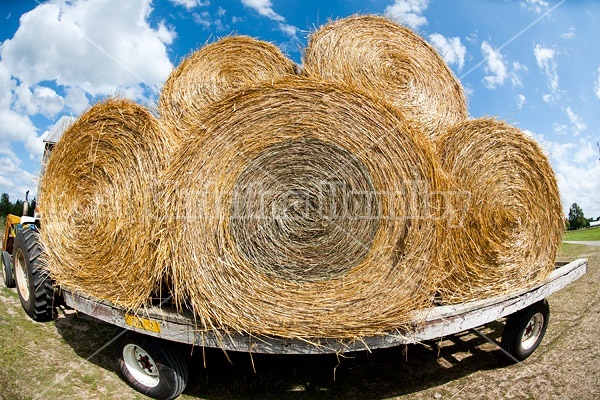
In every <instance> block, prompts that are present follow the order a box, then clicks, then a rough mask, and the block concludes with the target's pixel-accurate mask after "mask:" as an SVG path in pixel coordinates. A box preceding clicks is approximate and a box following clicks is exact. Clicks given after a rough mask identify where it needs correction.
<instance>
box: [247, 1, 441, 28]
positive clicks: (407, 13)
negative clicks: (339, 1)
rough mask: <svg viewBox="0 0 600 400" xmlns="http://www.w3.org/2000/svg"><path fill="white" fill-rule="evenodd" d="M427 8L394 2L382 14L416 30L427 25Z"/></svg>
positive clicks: (417, 3) (421, 3) (425, 4)
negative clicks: (425, 15) (424, 13)
mask: <svg viewBox="0 0 600 400" xmlns="http://www.w3.org/2000/svg"><path fill="white" fill-rule="evenodd" d="M242 1H244V0H242ZM428 6H429V0H394V4H392V5H389V6H387V7H386V8H385V11H384V14H385V15H386V16H387V17H389V18H391V19H393V20H395V21H397V22H399V23H401V24H403V25H407V26H409V27H411V28H412V29H414V30H418V29H419V28H420V27H421V26H423V25H426V24H427V18H425V17H424V16H423V15H422V14H423V12H424V11H425V10H426V9H427V7H428Z"/></svg>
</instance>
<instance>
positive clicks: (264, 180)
mask: <svg viewBox="0 0 600 400" xmlns="http://www.w3.org/2000/svg"><path fill="white" fill-rule="evenodd" d="M194 129H195V130H197V131H199V132H197V131H194V132H192V133H193V134H190V135H188V139H187V140H186V141H184V142H183V143H182V146H181V150H180V151H178V152H176V154H175V155H174V159H173V162H172V164H171V165H170V166H169V169H168V171H167V173H166V179H167V181H169V182H173V184H172V185H170V186H169V190H168V191H167V192H166V193H165V200H164V201H165V204H166V205H165V207H164V208H165V209H166V210H168V214H167V216H168V220H169V221H172V222H169V224H167V229H166V231H165V232H164V235H163V240H161V244H160V253H161V256H160V258H161V259H162V260H163V261H162V262H164V263H166V264H169V265H170V266H171V267H172V272H171V278H172V281H173V285H174V287H173V291H174V294H175V298H176V300H177V302H178V303H179V304H184V303H185V304H187V305H188V306H189V307H190V308H191V309H192V310H193V311H194V313H195V314H196V315H197V316H198V318H199V319H198V320H199V322H201V325H202V327H204V328H206V329H217V330H219V331H220V330H235V331H240V332H247V333H251V334H268V335H277V336H283V337H314V336H318V337H331V338H357V337H361V336H364V335H370V334H377V333H382V332H384V331H388V330H390V329H393V328H398V327H402V326H405V324H407V323H408V321H409V319H410V318H409V313H410V311H412V310H414V309H415V308H418V307H421V306H424V305H428V304H430V303H429V302H430V298H431V294H432V293H433V291H434V290H435V279H434V277H433V276H432V273H434V272H435V271H433V270H432V269H431V268H430V267H431V265H432V264H435V261H433V260H434V258H435V254H436V253H435V251H436V248H437V246H436V241H437V239H436V232H437V231H436V221H435V218H434V217H433V216H432V215H431V209H432V208H433V207H432V205H430V204H429V202H428V201H429V197H430V196H429V193H430V192H436V191H437V190H439V186H440V181H439V177H438V171H439V165H438V164H437V163H436V158H435V156H434V153H433V150H432V144H431V142H430V141H429V140H428V139H427V138H426V137H425V136H424V135H423V134H422V133H421V132H420V131H418V129H417V128H416V127H415V126H413V125H412V124H411V123H410V122H407V121H406V120H404V119H403V118H401V117H400V116H399V115H398V112H397V110H396V109H395V108H393V107H391V106H390V105H389V104H388V103H386V102H382V101H380V100H379V99H376V98H371V97H368V96H367V95H365V94H362V93H361V92H357V91H352V90H350V89H349V88H344V87H341V86H339V85H335V84H332V83H324V82H316V81H311V80H305V79H301V78H297V77H291V78H286V79H283V80H282V81H279V82H275V83H272V84H263V85H257V86H254V87H249V88H246V89H245V90H243V91H240V92H238V93H237V94H236V95H234V96H231V97H229V98H227V99H225V100H223V101H221V102H218V103H216V104H214V105H213V106H211V107H210V108H209V112H207V113H205V118H204V119H203V120H202V121H200V122H199V124H198V125H197V127H196V128H194ZM199 159H200V160H201V161H199Z"/></svg>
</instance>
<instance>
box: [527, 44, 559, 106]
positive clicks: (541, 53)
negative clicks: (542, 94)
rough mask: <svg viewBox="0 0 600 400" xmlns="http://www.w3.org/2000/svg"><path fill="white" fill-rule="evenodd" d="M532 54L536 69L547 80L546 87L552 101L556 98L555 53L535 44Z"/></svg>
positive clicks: (556, 74)
mask: <svg viewBox="0 0 600 400" xmlns="http://www.w3.org/2000/svg"><path fill="white" fill-rule="evenodd" d="M533 54H534V56H535V60H536V62H537V65H538V67H539V68H540V69H541V70H542V71H543V72H544V74H545V75H546V77H547V79H548V86H549V87H550V90H551V92H552V96H551V99H552V100H553V99H555V98H556V97H557V96H558V73H557V72H556V61H555V60H554V56H555V55H556V53H555V51H554V49H550V48H548V47H542V46H541V45H539V44H536V45H535V48H534V49H533ZM544 101H546V99H544ZM546 102H549V101H546Z"/></svg>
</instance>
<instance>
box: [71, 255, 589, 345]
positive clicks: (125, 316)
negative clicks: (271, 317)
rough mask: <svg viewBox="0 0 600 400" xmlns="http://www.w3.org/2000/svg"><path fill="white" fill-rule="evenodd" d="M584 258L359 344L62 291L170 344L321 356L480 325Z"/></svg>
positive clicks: (581, 267) (548, 286)
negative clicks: (221, 325) (230, 327)
mask: <svg viewBox="0 0 600 400" xmlns="http://www.w3.org/2000/svg"><path fill="white" fill-rule="evenodd" d="M587 265H588V261H587V259H577V260H574V261H572V262H569V263H567V264H565V265H561V263H558V264H557V268H556V269H555V270H554V271H553V272H552V273H550V275H549V276H548V277H547V278H546V279H545V281H544V282H543V283H541V284H539V285H536V286H534V287H531V288H528V289H523V290H519V291H515V292H510V293H507V294H505V295H502V296H496V297H493V298H489V299H485V300H478V301H473V302H468V303H461V304H457V305H448V306H438V307H433V308H429V309H424V310H419V311H417V312H415V314H414V321H415V326H414V329H412V330H411V331H409V332H404V331H395V332H390V333H388V334H386V335H382V336H373V337H367V338H364V339H362V340H351V341H348V340H337V339H328V338H311V339H309V340H300V339H285V338H279V337H263V336H250V335H242V334H238V333H226V332H221V333H215V332H213V331H206V330H201V329H199V327H198V326H197V323H196V320H195V318H194V316H193V315H192V314H191V313H190V312H188V311H184V312H177V311H176V310H173V309H171V308H167V307H156V306H153V307H146V308H143V309H141V310H139V311H138V312H137V313H135V314H132V313H128V312H127V311H125V310H123V309H121V308H119V307H117V306H115V305H114V304H112V303H109V302H106V301H101V300H97V299H94V298H93V297H90V296H87V295H85V294H83V293H77V292H73V291H70V290H69V289H68V288H62V291H63V297H64V300H65V303H66V304H67V305H68V306H70V307H72V308H73V309H75V310H76V311H77V312H81V313H84V314H87V315H89V316H92V317H94V318H96V319H99V320H101V321H104V322H108V323H110V324H113V325H116V326H119V327H122V328H125V329H128V330H131V331H136V332H140V333H144V334H146V335H150V336H154V337H158V338H162V339H165V340H169V341H174V342H180V343H187V344H194V345H197V346H206V347H217V348H222V349H224V350H232V351H244V352H254V353H270V354H322V353H335V352H349V351H361V350H370V349H375V348H384V347H393V346H397V345H401V344H411V343H418V342H423V341H426V340H432V339H437V338H441V337H444V336H449V335H452V334H455V333H459V332H462V331H466V330H469V329H473V328H476V327H478V326H481V325H485V324H487V323H489V322H492V321H495V320H497V319H500V318H502V317H506V316H508V315H511V314H514V313H515V312H517V311H519V310H521V309H524V308H525V307H528V306H529V305H531V304H534V303H536V302H538V301H540V300H543V299H545V298H546V297H548V296H550V295H551V294H552V293H554V292H556V291H558V290H560V289H562V288H563V287H565V286H567V285H568V284H570V283H571V282H573V281H575V280H577V279H579V278H580V277H581V276H583V275H584V274H585V273H586V271H587Z"/></svg>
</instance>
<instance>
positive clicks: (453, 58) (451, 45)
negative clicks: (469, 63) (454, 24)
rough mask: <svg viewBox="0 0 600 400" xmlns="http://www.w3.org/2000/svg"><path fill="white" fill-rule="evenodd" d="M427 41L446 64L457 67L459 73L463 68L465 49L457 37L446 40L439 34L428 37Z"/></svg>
mask: <svg viewBox="0 0 600 400" xmlns="http://www.w3.org/2000/svg"><path fill="white" fill-rule="evenodd" d="M429 41H430V42H431V44H432V45H433V47H435V48H436V49H437V50H438V51H439V52H440V54H441V55H442V57H443V59H444V61H445V62H446V63H448V64H450V65H452V64H455V65H458V70H459V71H460V70H461V69H462V68H463V66H464V65H465V54H466V53H467V49H466V47H465V46H464V45H463V44H462V43H461V42H460V38H459V37H453V38H447V37H445V36H443V35H441V34H439V33H434V34H432V35H429Z"/></svg>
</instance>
